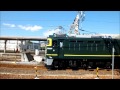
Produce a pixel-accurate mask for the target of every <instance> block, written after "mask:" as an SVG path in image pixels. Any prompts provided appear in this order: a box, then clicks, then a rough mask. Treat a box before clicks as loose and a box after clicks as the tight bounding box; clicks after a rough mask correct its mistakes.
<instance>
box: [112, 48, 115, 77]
mask: <svg viewBox="0 0 120 90" xmlns="http://www.w3.org/2000/svg"><path fill="white" fill-rule="evenodd" d="M114 51H115V49H114V46H113V48H112V79H113V76H114Z"/></svg>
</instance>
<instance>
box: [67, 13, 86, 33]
mask: <svg viewBox="0 0 120 90" xmlns="http://www.w3.org/2000/svg"><path fill="white" fill-rule="evenodd" d="M84 19H85V11H78V13H77V16H76V17H75V19H74V22H73V23H72V25H71V26H70V30H69V32H68V34H75V35H80V32H79V29H82V26H81V23H82V22H83V21H84ZM79 22H80V23H79ZM79 24H80V27H79Z"/></svg>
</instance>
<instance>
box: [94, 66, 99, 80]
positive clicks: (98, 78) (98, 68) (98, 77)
mask: <svg viewBox="0 0 120 90" xmlns="http://www.w3.org/2000/svg"><path fill="white" fill-rule="evenodd" d="M96 70H97V72H96V75H97V77H96V78H95V79H99V75H98V70H99V68H98V67H97V68H96Z"/></svg>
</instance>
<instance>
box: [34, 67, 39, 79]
mask: <svg viewBox="0 0 120 90" xmlns="http://www.w3.org/2000/svg"><path fill="white" fill-rule="evenodd" d="M34 68H35V78H34V79H39V78H38V77H37V74H38V72H37V69H38V68H37V66H36V67H34Z"/></svg>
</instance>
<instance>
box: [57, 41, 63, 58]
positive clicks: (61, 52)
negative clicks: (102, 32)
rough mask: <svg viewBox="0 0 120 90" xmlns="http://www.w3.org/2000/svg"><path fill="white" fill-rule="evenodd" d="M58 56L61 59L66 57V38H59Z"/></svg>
mask: <svg viewBox="0 0 120 90" xmlns="http://www.w3.org/2000/svg"><path fill="white" fill-rule="evenodd" d="M58 57H59V58H61V59H62V58H63V57H64V40H63V39H60V40H58Z"/></svg>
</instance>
